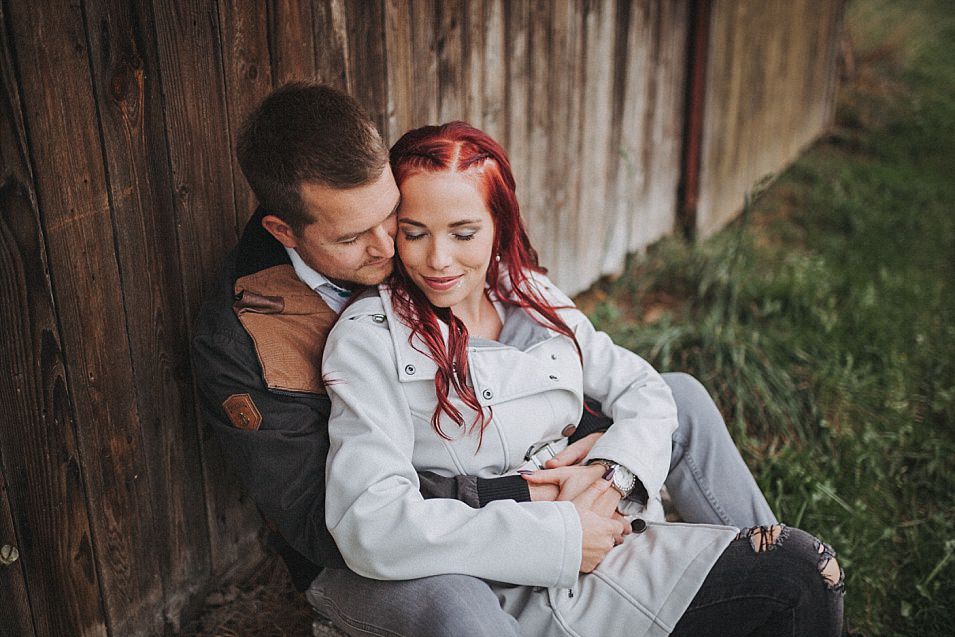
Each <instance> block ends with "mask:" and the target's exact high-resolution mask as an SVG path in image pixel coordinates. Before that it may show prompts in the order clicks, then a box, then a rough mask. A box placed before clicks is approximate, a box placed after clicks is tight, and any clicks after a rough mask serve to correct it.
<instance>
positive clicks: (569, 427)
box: [560, 425, 577, 438]
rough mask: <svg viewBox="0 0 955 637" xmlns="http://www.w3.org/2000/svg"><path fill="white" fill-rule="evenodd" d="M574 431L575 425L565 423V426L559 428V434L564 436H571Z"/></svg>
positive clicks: (575, 429)
mask: <svg viewBox="0 0 955 637" xmlns="http://www.w3.org/2000/svg"><path fill="white" fill-rule="evenodd" d="M576 431H577V425H567V426H566V427H564V428H563V429H561V430H560V435H562V436H563V437H564V438H570V437H571V436H573V435H574V433H575V432H576Z"/></svg>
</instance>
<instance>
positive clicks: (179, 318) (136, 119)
mask: <svg viewBox="0 0 955 637" xmlns="http://www.w3.org/2000/svg"><path fill="white" fill-rule="evenodd" d="M86 18H87V23H88V24H89V25H90V27H91V28H90V34H91V37H90V51H91V56H90V59H91V62H92V64H91V67H92V70H93V78H94V95H95V97H96V102H97V106H98V110H99V115H100V136H101V139H102V143H103V148H104V151H105V157H106V164H107V170H108V174H109V184H108V187H109V197H110V201H111V204H112V209H113V218H114V222H113V224H114V230H115V235H116V249H117V251H118V255H119V265H120V274H121V279H122V285H123V302H124V306H125V308H126V319H127V331H128V333H129V344H130V349H131V356H132V374H133V381H134V387H135V389H136V403H137V409H138V412H139V414H140V420H141V423H142V438H143V445H144V449H145V454H146V463H147V465H146V466H147V473H146V477H147V478H148V485H149V493H150V499H151V501H152V503H153V506H154V511H155V516H156V517H155V530H156V543H155V545H154V546H153V547H150V549H151V550H152V551H154V552H155V553H156V554H157V555H159V556H161V559H159V573H160V574H161V576H162V580H163V589H164V594H163V604H162V615H163V617H164V618H165V620H166V621H167V622H168V623H169V624H170V626H171V628H172V629H173V630H174V631H176V630H178V629H179V625H180V622H181V620H182V614H183V610H184V609H185V608H186V607H187V605H188V603H189V602H190V600H191V599H193V598H195V597H197V596H198V595H199V593H200V592H201V589H202V584H203V582H204V580H205V579H206V577H207V576H208V572H209V537H208V529H207V525H206V523H205V500H204V494H203V490H202V470H201V461H200V455H199V440H198V435H197V430H196V424H195V404H194V402H193V390H192V382H191V380H190V378H189V376H188V373H187V370H188V368H189V347H188V329H187V323H186V317H185V311H184V307H183V302H182V299H183V284H182V277H181V274H180V266H179V248H178V241H177V228H176V218H175V216H174V215H173V214H171V211H172V208H173V203H172V178H171V175H170V174H169V161H168V158H167V145H166V134H165V130H164V125H163V113H162V101H161V100H162V86H161V85H160V82H159V77H160V76H159V69H158V66H159V63H158V56H157V52H156V42H155V33H154V31H153V29H152V24H153V17H152V12H151V8H150V6H149V5H148V4H146V5H141V4H138V3H133V4H130V3H127V2H124V1H123V0H106V1H104V2H97V3H91V4H90V5H89V6H88V7H87V13H86ZM93 27H95V28H93Z"/></svg>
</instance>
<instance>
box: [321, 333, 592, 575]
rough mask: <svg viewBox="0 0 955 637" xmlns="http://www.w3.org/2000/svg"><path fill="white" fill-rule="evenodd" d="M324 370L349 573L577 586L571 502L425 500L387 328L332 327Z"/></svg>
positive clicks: (333, 517)
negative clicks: (452, 576) (473, 504)
mask: <svg viewBox="0 0 955 637" xmlns="http://www.w3.org/2000/svg"><path fill="white" fill-rule="evenodd" d="M339 325H341V323H339ZM323 369H324V370H325V374H326V376H327V377H331V378H333V379H334V380H333V381H332V382H330V384H329V385H328V391H329V395H330V396H331V399H332V411H331V418H330V421H329V437H330V441H331V446H330V449H329V456H328V462H327V464H326V479H327V485H328V489H327V495H326V510H325V515H326V521H327V524H328V528H329V530H330V531H331V534H332V536H334V538H335V541H336V542H337V544H338V546H339V548H340V549H341V552H342V555H343V556H344V558H345V561H346V563H347V564H348V566H349V567H350V568H351V569H352V570H354V571H355V572H356V573H359V574H360V575H364V576H366V577H371V578H375V579H386V580H387V579H412V578H418V577H426V576H430V575H439V574H445V573H463V574H466V575H473V576H476V577H482V578H486V579H493V580H497V581H502V582H509V583H513V584H526V585H534V586H563V587H567V586H571V585H572V584H573V583H574V582H575V581H576V578H577V573H578V570H579V568H580V559H581V529H580V522H579V519H578V517H577V513H576V510H575V509H574V506H573V504H571V503H570V502H515V501H514V500H498V501H494V502H491V503H489V504H488V505H487V506H485V507H483V508H480V509H475V508H471V507H468V506H467V505H465V504H464V503H462V502H460V501H456V500H448V499H425V498H423V497H422V495H421V492H420V490H419V476H418V474H417V473H416V472H415V469H414V466H413V464H412V455H413V450H414V439H415V436H414V424H413V420H412V415H411V410H410V406H409V405H408V403H407V400H406V398H405V393H404V391H403V390H402V388H401V383H400V381H399V380H398V377H397V373H396V371H395V359H394V347H393V345H392V342H391V338H390V334H389V332H388V330H387V329H385V327H384V326H379V325H374V324H372V323H370V322H363V321H361V320H356V321H349V325H348V327H347V329H339V328H337V327H336V328H335V329H333V330H332V333H331V335H330V336H329V339H328V343H327V344H326V349H325V359H324V362H323ZM372 395H374V396H375V400H368V397H369V396H372ZM426 408H427V409H430V408H431V406H426Z"/></svg>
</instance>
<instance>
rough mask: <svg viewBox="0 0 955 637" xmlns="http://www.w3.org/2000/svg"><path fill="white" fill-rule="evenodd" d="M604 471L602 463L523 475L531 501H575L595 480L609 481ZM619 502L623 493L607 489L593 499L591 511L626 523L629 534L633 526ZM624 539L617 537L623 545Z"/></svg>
mask: <svg viewBox="0 0 955 637" xmlns="http://www.w3.org/2000/svg"><path fill="white" fill-rule="evenodd" d="M605 471H606V468H605V467H604V466H603V465H601V464H594V465H589V466H580V465H574V466H572V467H561V468H559V469H542V470H540V471H533V472H530V473H525V474H522V475H523V476H524V480H526V481H527V486H528V488H529V489H530V492H531V500H532V501H534V502H539V501H543V500H547V501H551V500H574V499H575V498H577V497H578V496H580V495H581V494H582V493H585V492H586V491H587V489H588V488H589V487H591V486H592V485H593V484H594V482H608V484H609V481H607V480H604V479H603V475H604V472H605ZM618 504H620V492H618V491H617V490H616V489H606V490H604V491H603V492H602V493H601V494H600V497H599V498H597V499H596V500H595V501H594V503H593V507H592V510H593V512H594V513H597V514H598V515H602V516H603V517H605V518H612V519H614V520H616V521H618V522H623V523H624V531H623V535H629V534H630V525H628V524H626V520H625V519H624V517H623V516H622V515H620V513H619V512H618V511H617V505H618ZM621 541H623V538H622V536H621V537H620V538H618V541H617V544H620V542H621Z"/></svg>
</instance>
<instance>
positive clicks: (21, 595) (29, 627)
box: [0, 283, 36, 637]
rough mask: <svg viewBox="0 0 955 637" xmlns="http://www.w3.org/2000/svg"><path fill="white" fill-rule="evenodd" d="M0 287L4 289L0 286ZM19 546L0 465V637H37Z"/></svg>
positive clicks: (0, 284)
mask: <svg viewBox="0 0 955 637" xmlns="http://www.w3.org/2000/svg"><path fill="white" fill-rule="evenodd" d="M0 287H5V286H4V284H3V283H0ZM0 400H2V399H0ZM0 455H2V454H0ZM19 545H20V543H19V542H18V541H17V533H16V531H15V530H14V526H13V512H12V511H11V509H10V500H9V497H8V495H7V481H6V478H5V477H4V475H3V467H2V465H0V591H4V593H3V614H2V615H0V637H34V636H35V635H36V631H35V630H33V612H32V611H31V610H30V598H29V596H28V595H27V583H26V574H25V573H24V568H23V560H21V559H19V555H20V546H19Z"/></svg>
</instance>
